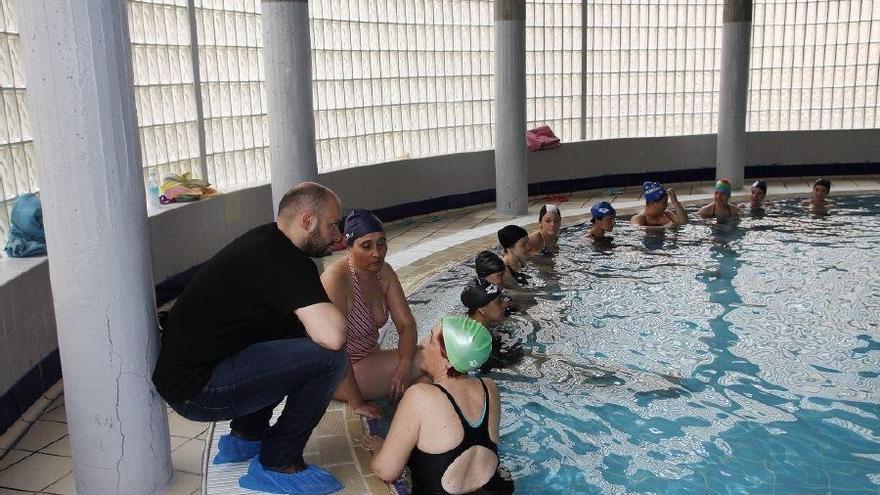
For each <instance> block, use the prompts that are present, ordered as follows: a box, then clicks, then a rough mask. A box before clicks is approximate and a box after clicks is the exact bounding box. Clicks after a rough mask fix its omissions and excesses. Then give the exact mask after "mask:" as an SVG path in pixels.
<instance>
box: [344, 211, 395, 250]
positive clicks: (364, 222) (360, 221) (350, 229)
mask: <svg viewBox="0 0 880 495" xmlns="http://www.w3.org/2000/svg"><path fill="white" fill-rule="evenodd" d="M344 225H345V227H344V229H343V231H342V232H343V234H345V243H346V244H348V245H349V246H351V245H352V244H354V241H356V240H357V239H358V238H359V237H363V236H365V235H367V234H372V233H373V232H385V228H384V227H383V226H382V220H379V219H378V218H376V215H373V212H371V211H370V210H365V209H363V208H355V209H354V210H352V211H351V213H349V214H348V216H347V217H345V222H344Z"/></svg>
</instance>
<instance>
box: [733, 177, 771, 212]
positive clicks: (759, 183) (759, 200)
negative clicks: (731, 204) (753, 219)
mask: <svg viewBox="0 0 880 495" xmlns="http://www.w3.org/2000/svg"><path fill="white" fill-rule="evenodd" d="M766 197H767V183H766V182H765V181H763V180H756V181H755V182H753V183H752V196H751V197H750V198H749V202H748V203H742V204H741V205H739V206H740V207H741V208H746V207H747V208H748V209H749V211H750V212H751V213H752V214H755V213H763V212H764V198H766Z"/></svg>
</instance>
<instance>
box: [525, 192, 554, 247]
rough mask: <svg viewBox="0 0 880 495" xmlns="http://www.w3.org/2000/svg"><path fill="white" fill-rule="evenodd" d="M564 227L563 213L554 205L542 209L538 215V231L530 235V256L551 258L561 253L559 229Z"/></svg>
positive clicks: (547, 205) (528, 245)
mask: <svg viewBox="0 0 880 495" xmlns="http://www.w3.org/2000/svg"><path fill="white" fill-rule="evenodd" d="M561 225H562V212H560V211H559V207H558V206H556V205H553V204H546V205H544V206H542V207H541V211H540V212H539V213H538V230H536V231H535V232H532V233H531V235H529V241H528V244H527V247H528V250H529V256H535V255H541V256H551V255H553V254H556V253H558V252H559V246H558V245H557V243H558V242H559V227H560V226H561Z"/></svg>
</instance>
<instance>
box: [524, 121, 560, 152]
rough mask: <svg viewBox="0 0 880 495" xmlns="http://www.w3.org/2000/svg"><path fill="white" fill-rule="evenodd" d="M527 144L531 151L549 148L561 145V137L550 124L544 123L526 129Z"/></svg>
mask: <svg viewBox="0 0 880 495" xmlns="http://www.w3.org/2000/svg"><path fill="white" fill-rule="evenodd" d="M526 146H527V147H528V148H529V151H538V150H549V149H551V148H558V147H559V138H558V137H556V135H555V134H553V131H552V130H550V127H549V126H546V125H542V126H541V127H535V128H534V129H530V130H528V131H526Z"/></svg>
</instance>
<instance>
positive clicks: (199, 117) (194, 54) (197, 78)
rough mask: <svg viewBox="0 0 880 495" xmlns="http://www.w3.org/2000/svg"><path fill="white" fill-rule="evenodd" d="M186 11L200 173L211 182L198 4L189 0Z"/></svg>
mask: <svg viewBox="0 0 880 495" xmlns="http://www.w3.org/2000/svg"><path fill="white" fill-rule="evenodd" d="M186 10H187V14H188V15H189V48H190V58H191V60H192V73H193V98H194V99H195V103H196V131H197V136H198V145H199V171H200V173H201V174H202V178H203V179H205V180H207V181H210V180H211V179H210V178H209V177H208V153H207V148H206V145H205V110H204V108H203V107H202V75H201V73H200V72H199V34H198V27H197V24H196V22H197V21H196V2H195V0H187V2H186Z"/></svg>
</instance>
